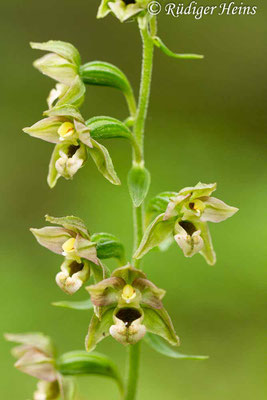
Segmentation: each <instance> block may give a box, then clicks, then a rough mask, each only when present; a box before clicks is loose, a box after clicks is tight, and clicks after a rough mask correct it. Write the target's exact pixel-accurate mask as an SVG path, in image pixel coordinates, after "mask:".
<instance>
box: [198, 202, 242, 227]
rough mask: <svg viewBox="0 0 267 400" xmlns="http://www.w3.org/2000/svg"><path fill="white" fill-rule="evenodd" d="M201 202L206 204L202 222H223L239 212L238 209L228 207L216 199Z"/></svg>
mask: <svg viewBox="0 0 267 400" xmlns="http://www.w3.org/2000/svg"><path fill="white" fill-rule="evenodd" d="M201 200H202V201H203V203H204V204H205V209H204V212H203V214H202V216H201V221H210V222H221V221H224V220H226V219H227V218H230V217H232V215H234V214H235V213H236V212H237V211H238V208H236V207H231V206H228V205H227V204H225V203H224V202H223V201H221V200H219V199H216V198H215V197H205V198H203V199H201Z"/></svg>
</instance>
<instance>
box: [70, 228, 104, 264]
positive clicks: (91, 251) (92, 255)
mask: <svg viewBox="0 0 267 400" xmlns="http://www.w3.org/2000/svg"><path fill="white" fill-rule="evenodd" d="M75 250H76V252H77V254H78V256H79V257H81V258H85V259H86V260H88V261H92V262H93V263H94V264H97V265H98V264H99V260H98V258H97V252H96V243H93V242H90V240H88V239H85V238H84V237H82V236H80V235H77V237H76V241H75Z"/></svg>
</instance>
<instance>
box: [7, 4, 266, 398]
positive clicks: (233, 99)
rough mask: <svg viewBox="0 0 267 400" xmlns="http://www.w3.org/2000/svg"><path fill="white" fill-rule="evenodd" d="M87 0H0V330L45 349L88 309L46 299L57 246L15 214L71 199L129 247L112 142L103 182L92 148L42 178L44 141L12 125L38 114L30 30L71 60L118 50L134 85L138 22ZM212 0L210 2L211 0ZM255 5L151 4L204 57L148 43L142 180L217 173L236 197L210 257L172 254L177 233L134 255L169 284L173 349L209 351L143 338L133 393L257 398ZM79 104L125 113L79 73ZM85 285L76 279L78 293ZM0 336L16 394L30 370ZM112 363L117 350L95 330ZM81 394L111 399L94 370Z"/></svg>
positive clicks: (167, 32) (65, 210)
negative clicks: (172, 9)
mask: <svg viewBox="0 0 267 400" xmlns="http://www.w3.org/2000/svg"><path fill="white" fill-rule="evenodd" d="M98 4H99V1H98V0H90V1H89V0H87V1H85V0H76V1H75V2H74V1H70V0H58V1H57V2H55V1H52V0H46V1H43V2H41V1H38V2H37V1H33V0H24V1H23V2H22V1H19V0H17V1H16V0H8V1H7V0H2V1H1V14H0V20H1V23H0V31H1V40H0V46H1V63H0V70H1V131H2V151H1V162H2V167H1V170H0V174H1V192H2V193H1V198H0V204H1V214H0V218H1V230H2V239H1V245H2V251H1V290H0V296H1V336H2V333H3V332H27V331H43V332H45V333H47V334H49V335H51V336H52V337H53V338H54V340H55V342H56V343H57V344H58V347H59V351H60V352H63V351H69V350H72V349H79V348H83V346H84V338H85V335H86V332H87V327H88V322H89V320H90V314H89V313H88V312H84V311H83V312H82V311H80V312H78V311H76V312H75V311H69V310H64V309H57V308H54V307H52V306H50V303H51V302H52V301H56V300H61V299H65V297H66V296H65V295H64V294H63V293H62V292H61V291H60V290H59V289H58V287H57V286H56V284H55V282H54V276H55V274H56V272H57V271H58V269H59V265H60V261H61V258H60V257H59V256H56V255H54V254H52V253H50V252H48V251H47V250H46V249H44V248H42V247H40V246H38V245H37V243H36V241H35V240H34V238H33V237H32V235H31V234H30V232H29V227H42V226H43V225H44V219H43V216H44V215H45V214H46V213H50V214H51V215H55V216H62V215H68V214H74V215H77V216H80V217H81V218H83V219H84V220H85V221H86V223H87V224H88V227H89V229H90V230H91V232H99V231H106V232H112V233H114V234H116V235H117V236H118V237H120V238H121V239H122V240H123V241H124V243H125V244H126V247H127V252H128V254H129V256H130V252H131V242H132V227H131V226H132V215H131V204H130V200H129V196H128V193H127V185H126V177H127V171H128V170H129V168H130V162H131V154H130V149H129V147H128V145H127V143H126V142H123V141H119V140H117V141H113V142H111V141H110V142H108V143H106V144H107V147H108V148H109V150H110V153H111V154H112V157H113V160H114V164H115V167H116V169H117V172H118V174H119V176H120V178H121V180H122V186H121V187H114V186H112V185H111V184H110V183H109V182H107V181H106V180H105V179H104V178H102V177H101V175H100V174H99V173H98V172H97V171H96V168H95V166H94V164H93V163H92V162H91V160H90V161H89V162H88V164H87V165H86V167H85V168H83V169H82V170H81V171H80V172H79V173H78V174H77V175H76V176H75V179H74V181H73V182H67V181H65V180H60V181H59V183H58V185H57V187H56V188H55V189H54V190H53V191H51V190H49V188H48V186H47V184H46V174H47V167H48V161H49V158H50V154H51V151H52V147H53V146H52V145H51V144H48V143H45V142H42V141H38V140H35V139H32V138H30V137H28V136H27V135H26V134H23V133H22V131H21V129H22V128H23V127H24V126H29V125H31V124H33V123H34V122H36V121H37V120H39V119H40V117H41V114H42V111H43V110H45V109H46V102H45V99H46V96H47V94H48V91H49V90H50V89H51V88H52V87H53V85H54V84H53V82H52V81H51V80H50V79H49V78H46V77H44V76H42V75H40V74H39V73H38V72H37V71H36V70H34V69H33V68H32V65H31V64H32V62H33V60H34V59H35V58H37V57H38V56H39V55H40V53H39V52H37V51H33V50H31V49H30V47H29V45H28V43H29V41H31V40H33V41H46V40H48V39H60V40H65V41H70V42H72V43H73V44H75V45H76V46H77V47H78V49H79V50H80V52H81V55H82V59H83V62H87V61H90V60H96V59H98V60H105V61H109V62H112V63H114V64H117V65H118V66H119V67H120V68H122V70H124V71H125V73H126V74H127V75H128V77H129V79H130V80H131V81H132V83H133V85H134V88H135V92H136V93H137V90H138V82H139V75H140V57H141V47H140V38H139V34H138V31H137V29H136V25H135V24H134V23H126V24H124V25H122V24H120V23H119V22H118V21H117V20H116V19H115V18H112V17H108V18H106V19H104V20H101V21H97V20H96V18H95V15H96V10H97V6H98ZM212 4H214V3H212ZM253 5H257V6H258V12H257V14H256V15H255V16H227V17H223V16H220V17H219V16H218V15H214V16H207V17H205V18H203V19H201V20H199V21H196V20H194V19H193V17H192V16H191V17H180V18H178V19H175V18H172V17H167V16H166V15H164V14H163V13H162V14H161V15H160V17H159V22H160V24H159V34H160V36H161V37H162V39H163V40H164V41H165V42H166V43H167V44H168V45H169V47H171V48H172V49H174V50H177V51H180V52H196V53H200V54H204V55H205V59H204V60H200V61H184V60H173V59H169V58H167V57H166V56H164V55H163V54H161V53H160V51H156V56H155V67H154V76H153V85H152V98H151V106H150V112H149V117H148V121H147V129H146V159H147V167H148V168H149V169H150V170H151V173H152V178H153V180H152V185H151V191H150V196H153V195H155V194H157V193H158V192H161V191H165V190H179V189H180V188H182V187H184V186H189V185H195V184H196V183H197V182H198V181H202V182H206V183H210V182H214V181H216V182H218V190H217V192H216V196H217V197H219V198H221V199H222V200H224V201H226V202H227V203H228V204H230V205H233V206H237V207H239V208H240V211H239V213H238V214H237V215H235V216H234V217H233V218H231V219H229V220H227V221H225V222H224V223H221V224H219V225H215V224H213V225H212V226H211V232H212V236H213V241H214V246H215V249H216V252H217V257H218V262H217V264H216V266H215V267H210V266H208V265H206V264H205V262H204V259H203V258H202V257H201V256H199V255H196V256H194V257H193V258H192V259H185V258H184V257H183V255H182V253H181V251H180V250H179V248H178V247H177V246H175V245H173V246H172V247H171V249H170V250H169V251H168V252H167V253H157V252H152V253H150V254H149V255H147V256H146V258H145V263H144V269H145V271H146V272H147V273H148V275H149V277H150V279H152V280H153V281H155V283H156V284H157V285H158V286H160V287H162V288H165V289H167V295H166V298H165V305H166V307H167V308H168V310H169V312H170V314H171V316H172V318H173V321H174V323H175V327H176V330H177V333H178V335H179V336H180V337H181V340H182V345H181V351H182V352H184V353H189V354H207V355H209V356H210V359H209V360H208V361H189V360H188V361H179V360H171V359H167V358H164V357H163V356H160V355H158V354H156V353H154V352H153V351H152V350H150V349H149V348H147V346H146V345H145V344H144V345H143V354H142V367H141V380H140V390H139V400H147V399H151V398H153V399H154V400H161V399H163V398H164V399H168V400H176V399H177V400H226V399H227V400H236V399H237V398H241V399H242V400H252V399H257V400H263V399H264V398H266V397H265V393H264V348H265V333H264V324H265V317H266V314H265V311H266V303H267V301H266V300H267V299H266V284H265V282H266V260H267V250H266V238H267V224H266V202H267V200H266V199H267V168H266V159H267V150H266V149H267V136H266V83H267V82H266V62H267V53H266V38H267V35H266V34H267V25H266V11H267V10H266V4H263V3H262V2H260V1H259V0H255V1H254V3H253ZM87 93H88V95H87V99H86V102H85V105H84V106H83V109H82V112H83V115H84V116H85V118H89V117H92V116H95V115H110V116H114V117H117V118H121V119H123V118H125V117H126V116H127V108H126V105H125V102H124V99H123V97H122V95H121V94H120V93H119V92H117V91H116V90H113V89H107V88H95V87H89V88H88V92H87ZM85 297H86V293H85V291H84V290H81V291H80V292H79V293H78V294H77V295H76V296H75V298H76V299H83V298H85ZM10 348H11V345H10V344H7V343H5V342H4V341H3V339H0V349H1V358H0V368H1V375H0V381H1V384H0V394H1V398H3V399H8V400H17V399H25V400H26V399H30V398H31V396H32V392H33V390H34V388H35V385H36V381H35V379H32V378H30V377H27V376H26V375H23V374H21V373H20V372H18V371H16V370H15V369H14V368H13V366H12V364H13V359H12V357H11V356H10ZM98 350H99V351H103V352H107V353H108V354H110V355H111V356H112V357H113V358H114V360H116V361H117V362H118V363H119V364H120V366H121V368H122V369H123V368H124V361H125V350H124V348H122V347H121V346H120V345H119V344H118V343H116V342H115V341H114V340H112V339H110V338H109V339H107V340H106V341H104V342H102V343H101V344H100V345H99V347H98ZM79 386H80V391H81V394H82V397H81V399H90V398H94V399H99V400H105V399H110V400H113V399H114V400H115V399H118V392H117V389H116V387H115V384H114V383H113V382H111V381H104V380H103V379H102V378H97V377H89V378H82V379H80V380H79Z"/></svg>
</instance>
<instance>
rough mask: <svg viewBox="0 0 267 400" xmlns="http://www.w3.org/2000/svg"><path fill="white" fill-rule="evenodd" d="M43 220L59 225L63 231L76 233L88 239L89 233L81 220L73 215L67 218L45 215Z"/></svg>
mask: <svg viewBox="0 0 267 400" xmlns="http://www.w3.org/2000/svg"><path fill="white" fill-rule="evenodd" d="M45 220H46V221H48V222H50V223H51V224H56V225H61V226H63V227H64V228H65V229H68V230H70V231H73V232H75V233H78V234H79V235H81V236H83V237H85V238H87V239H90V235H89V232H88V230H87V228H86V226H85V223H84V222H83V220H82V219H81V218H78V217H74V216H73V215H70V216H67V217H52V216H50V215H46V216H45Z"/></svg>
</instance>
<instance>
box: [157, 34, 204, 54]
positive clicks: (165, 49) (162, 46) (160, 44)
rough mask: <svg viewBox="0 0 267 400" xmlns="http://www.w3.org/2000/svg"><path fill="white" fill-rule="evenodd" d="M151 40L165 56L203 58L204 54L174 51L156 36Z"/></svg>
mask: <svg viewBox="0 0 267 400" xmlns="http://www.w3.org/2000/svg"><path fill="white" fill-rule="evenodd" d="M153 42H154V45H155V46H156V47H158V48H159V49H160V50H162V51H163V53H164V54H166V55H167V56H169V57H172V58H181V59H185V60H201V59H202V58H204V56H202V55H199V54H178V53H174V52H173V51H171V50H170V49H169V48H168V47H167V46H166V45H165V44H164V43H163V41H162V40H161V39H160V38H159V37H158V36H155V37H153Z"/></svg>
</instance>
